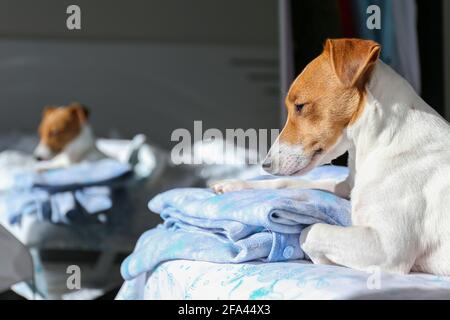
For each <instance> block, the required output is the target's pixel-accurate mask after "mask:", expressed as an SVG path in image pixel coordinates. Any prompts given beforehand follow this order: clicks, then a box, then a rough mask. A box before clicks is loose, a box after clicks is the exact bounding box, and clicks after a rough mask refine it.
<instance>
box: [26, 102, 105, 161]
mask: <svg viewBox="0 0 450 320" xmlns="http://www.w3.org/2000/svg"><path fill="white" fill-rule="evenodd" d="M88 116H89V112H88V110H87V108H86V107H85V106H83V105H81V104H80V103H77V102H74V103H71V104H69V105H67V106H61V107H54V106H49V107H45V109H44V112H43V115H42V121H41V124H40V126H39V136H40V142H39V145H38V146H37V147H36V149H35V151H34V157H35V158H36V159H37V160H39V161H40V163H39V164H38V165H37V168H38V170H46V169H53V168H60V167H67V166H69V165H71V164H74V163H79V162H83V161H95V160H99V159H102V158H104V157H105V155H104V154H103V153H101V152H100V151H99V150H98V149H97V147H96V145H95V137H94V134H93V132H92V129H91V127H90V126H89V123H88Z"/></svg>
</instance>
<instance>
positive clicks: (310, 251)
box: [299, 225, 333, 265]
mask: <svg viewBox="0 0 450 320" xmlns="http://www.w3.org/2000/svg"><path fill="white" fill-rule="evenodd" d="M314 227H315V225H311V226H309V227H307V228H305V229H303V230H302V232H301V233H300V239H299V241H300V247H301V248H302V250H303V252H304V253H305V254H306V255H307V256H308V257H309V258H310V259H311V261H312V262H313V263H314V264H328V265H332V264H333V262H332V261H331V260H329V259H328V258H327V257H326V256H325V255H324V254H323V253H322V252H321V251H320V250H319V248H318V243H317V242H316V241H315V239H314V238H313V237H314V235H313V232H314V230H313V228H314ZM316 227H317V226H316Z"/></svg>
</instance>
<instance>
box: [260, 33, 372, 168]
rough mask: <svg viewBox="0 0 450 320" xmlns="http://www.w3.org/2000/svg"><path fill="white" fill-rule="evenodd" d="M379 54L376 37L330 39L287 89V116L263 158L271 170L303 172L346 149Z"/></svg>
mask: <svg viewBox="0 0 450 320" xmlns="http://www.w3.org/2000/svg"><path fill="white" fill-rule="evenodd" d="M379 54H380V45H379V44H377V43H375V42H373V41H368V40H359V39H338V40H327V41H326V43H325V46H324V50H323V52H322V54H321V55H320V56H318V57H317V58H316V59H314V60H313V61H312V62H310V63H309V64H308V65H307V66H306V68H305V69H304V70H303V72H302V73H301V74H300V75H299V76H298V77H297V79H296V80H295V81H294V82H293V84H292V85H291V88H290V89H289V92H288V94H287V97H286V102H285V103H286V108H287V113H288V117H287V122H286V124H285V127H284V129H283V130H282V132H281V134H280V136H279V137H278V139H277V141H276V143H275V144H274V145H273V146H272V148H271V150H270V151H269V154H268V155H267V158H266V160H265V161H264V163H263V168H264V169H265V170H266V171H267V172H269V173H272V174H277V175H294V174H304V173H306V172H308V171H309V170H311V169H313V168H314V167H315V166H317V165H321V164H325V163H329V162H330V161H331V160H333V159H335V158H337V157H338V156H340V155H342V154H343V153H345V152H346V151H347V149H348V146H349V145H348V143H347V142H346V141H344V140H345V139H344V137H343V133H344V131H345V129H346V128H347V127H348V126H349V125H351V124H352V123H354V122H355V121H356V120H357V119H358V117H359V115H360V114H361V113H362V110H363V108H364V101H365V95H366V84H367V82H368V80H369V79H370V75H371V72H372V70H373V69H374V66H375V64H376V62H377V60H378V57H379Z"/></svg>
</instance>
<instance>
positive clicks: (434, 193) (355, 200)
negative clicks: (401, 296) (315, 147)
mask: <svg viewBox="0 0 450 320" xmlns="http://www.w3.org/2000/svg"><path fill="white" fill-rule="evenodd" d="M332 150H333V151H332V154H330V152H327V153H326V154H323V155H320V156H319V158H316V159H312V160H314V161H315V163H314V164H313V165H310V164H306V165H305V163H304V161H297V162H295V159H296V157H298V156H296V157H292V155H293V154H296V153H298V151H299V148H298V147H297V146H295V147H292V148H289V147H288V146H283V147H282V148H280V150H279V151H277V152H273V151H272V150H271V151H270V152H269V155H268V158H269V159H268V160H269V161H270V162H272V163H274V164H277V163H283V161H284V160H283V159H288V158H291V159H293V161H294V163H289V164H283V165H278V167H277V166H276V165H275V168H273V172H275V173H278V174H289V173H292V172H296V171H297V172H298V171H299V172H300V173H304V172H305V171H304V169H305V168H307V169H308V170H309V169H312V168H313V167H314V166H315V165H320V164H324V163H327V162H329V161H330V160H331V158H336V157H337V156H339V155H341V154H343V153H344V152H345V151H349V169H350V174H349V177H348V178H347V179H346V181H344V182H338V181H318V182H307V181H290V180H286V179H277V180H272V181H228V182H220V183H217V184H216V185H214V186H213V188H214V190H216V191H217V192H229V191H236V190H240V189H245V188H285V187H304V188H317V189H323V190H328V191H331V192H334V193H336V194H338V195H340V196H343V197H350V195H351V200H352V226H351V227H339V226H332V225H326V224H321V223H318V224H315V225H312V226H310V227H308V228H306V229H305V230H304V231H303V232H302V234H301V236H300V244H301V247H302V248H303V250H304V251H305V252H306V253H307V254H308V256H309V257H310V258H311V260H312V261H313V262H314V263H325V264H337V265H343V266H347V267H351V268H354V269H360V270H366V269H367V268H369V267H373V266H378V267H380V268H381V270H383V271H387V272H394V273H402V274H404V273H408V272H410V271H411V270H413V271H422V272H427V273H433V274H439V275H450V127H449V124H448V123H447V122H446V121H445V120H444V119H442V118H441V117H440V116H439V115H438V114H437V113H436V112H435V111H434V110H433V109H432V108H431V107H430V106H428V105H427V104H426V103H425V102H424V101H423V100H422V99H421V98H420V97H419V96H418V95H417V94H416V93H415V92H414V90H413V89H412V87H411V86H410V85H409V84H408V83H407V82H406V81H405V80H404V79H403V78H402V77H400V76H399V75H398V74H397V73H395V72H394V71H393V70H392V69H391V68H390V67H389V66H387V65H385V64H384V63H383V62H381V61H380V60H379V61H378V62H377V64H376V67H375V69H374V72H373V74H372V77H371V79H370V81H369V83H368V85H367V97H366V102H365V106H364V111H363V113H362V115H361V116H360V117H359V118H358V119H357V120H356V122H355V123H354V124H353V125H351V126H349V127H347V128H346V129H345V130H344V132H342V136H341V137H340V139H339V140H338V143H337V144H336V145H335V146H334V147H333V148H332ZM277 157H279V158H280V159H277ZM300 157H301V155H300ZM293 166H294V168H293ZM283 170H289V171H290V172H283ZM302 170H303V171H302ZM350 192H351V194H350Z"/></svg>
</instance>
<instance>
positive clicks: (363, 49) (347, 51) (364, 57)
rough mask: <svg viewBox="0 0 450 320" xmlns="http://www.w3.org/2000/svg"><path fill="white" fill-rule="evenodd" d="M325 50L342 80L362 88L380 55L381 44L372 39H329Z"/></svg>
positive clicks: (343, 82)
mask: <svg viewBox="0 0 450 320" xmlns="http://www.w3.org/2000/svg"><path fill="white" fill-rule="evenodd" d="M324 51H325V52H326V53H327V54H328V55H329V58H330V61H331V64H332V66H333V69H334V72H335V73H336V75H337V77H338V78H339V80H340V82H341V83H342V84H343V85H344V86H346V87H352V86H356V87H358V88H360V89H362V88H364V86H365V84H366V83H367V81H368V79H369V77H370V74H371V72H372V70H373V68H374V66H375V63H376V62H377V60H378V58H379V56H380V52H381V46H380V45H379V44H378V43H376V42H375V41H371V40H361V39H328V40H327V41H326V42H325V48H324Z"/></svg>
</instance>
